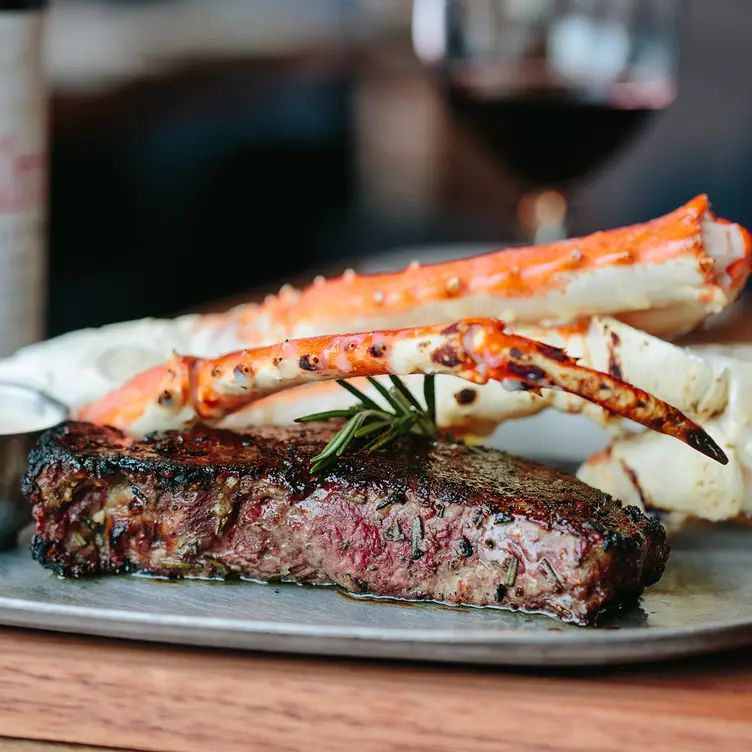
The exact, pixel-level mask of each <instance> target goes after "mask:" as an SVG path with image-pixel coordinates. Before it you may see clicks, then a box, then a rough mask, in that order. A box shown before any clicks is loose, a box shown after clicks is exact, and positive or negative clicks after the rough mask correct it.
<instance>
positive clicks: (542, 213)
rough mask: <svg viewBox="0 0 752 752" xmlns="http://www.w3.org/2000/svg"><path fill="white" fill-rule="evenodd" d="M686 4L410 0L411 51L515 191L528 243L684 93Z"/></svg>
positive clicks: (557, 221) (559, 228)
mask: <svg viewBox="0 0 752 752" xmlns="http://www.w3.org/2000/svg"><path fill="white" fill-rule="evenodd" d="M681 5H682V3H681V0H414V3H413V17H412V38H413V47H414V49H415V52H416V54H417V55H418V57H419V58H420V59H421V60H422V61H423V63H424V64H426V65H427V66H428V67H429V68H430V70H431V71H432V72H433V73H434V76H435V80H436V83H437V85H438V87H439V90H440V92H441V94H442V97H443V99H444V100H445V102H446V103H447V105H448V107H449V109H450V111H451V112H452V113H453V114H454V116H455V117H456V119H457V120H458V121H459V122H460V123H461V124H462V126H463V127H465V128H466V129H468V130H469V131H471V132H472V133H473V134H474V136H475V137H476V138H477V139H478V140H479V141H480V142H481V143H482V145H483V146H484V147H485V149H486V150H487V152H488V153H489V154H490V155H491V156H492V157H493V158H495V159H496V160H497V161H498V163H499V164H500V166H501V167H502V168H503V169H505V170H506V172H507V174H509V175H510V176H511V177H512V178H513V180H514V184H515V186H516V190H517V193H518V197H519V200H518V203H517V212H516V220H517V223H518V235H519V236H520V239H524V240H532V241H534V242H545V241H551V240H555V239H558V238H560V237H564V236H565V235H566V210H567V200H566V196H567V194H568V192H569V191H571V189H572V186H573V185H574V184H575V183H576V182H577V181H580V180H582V179H583V178H586V177H590V176H592V175H594V174H595V173H596V172H597V171H598V170H599V169H601V168H602V167H603V166H604V165H605V164H606V163H607V162H608V159H609V158H610V157H612V156H613V155H614V154H615V153H617V152H619V151H620V150H622V149H624V147H625V146H626V145H627V144H629V143H630V141H631V140H632V139H633V137H634V136H635V134H636V133H637V132H638V130H639V129H640V128H641V127H643V126H644V125H645V124H646V123H648V122H649V121H651V120H653V119H654V115H655V114H656V113H658V112H660V111H662V110H664V109H666V108H667V107H669V106H670V105H671V103H672V102H673V101H674V99H675V97H676V69H677V63H678V32H679V25H680V24H679V22H680V14H681Z"/></svg>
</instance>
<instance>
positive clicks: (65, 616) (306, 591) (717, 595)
mask: <svg viewBox="0 0 752 752" xmlns="http://www.w3.org/2000/svg"><path fill="white" fill-rule="evenodd" d="M751 571H752V531H747V530H742V529H721V528H716V529H712V530H709V531H703V532H694V533H685V534H683V535H682V536H680V537H678V538H677V539H676V540H675V542H674V544H673V548H672V554H671V558H670V561H669V566H668V568H667V570H666V574H665V575H664V577H663V579H662V580H661V581H660V582H659V583H658V584H657V585H656V586H655V587H653V588H650V589H649V590H648V591H647V593H646V594H645V596H644V597H643V598H642V600H641V602H640V605H639V606H637V607H635V608H632V609H630V610H629V611H627V612H625V613H624V614H622V615H621V616H619V617H617V618H614V619H613V620H612V621H610V622H608V623H607V624H604V625H602V626H600V627H596V628H578V627H573V626H569V625H565V624H561V623H560V622H558V621H555V620H554V619H551V618H548V617H545V616H532V615H526V614H520V613H516V614H515V613H509V612H504V611H499V610H489V609H471V608H468V609H465V608H457V609H455V608H447V607H442V606H438V605H429V604H419V605H418V604H405V603H394V602H387V601H376V602H375V601H367V600H362V599H356V598H353V597H350V596H347V595H344V594H342V593H340V592H339V591H338V590H336V589H333V588H303V587H298V586H296V585H261V584H255V583H251V582H234V583H219V582H200V581H190V582H186V581H183V582H170V581H164V580H155V579H147V578H143V577H133V576H119V577H105V578H99V579H91V580H77V581H72V580H62V579H60V578H58V577H56V576H54V575H52V574H50V573H49V572H47V571H46V570H44V569H43V568H42V567H41V566H39V565H38V564H36V563H35V562H34V561H32V559H31V557H30V555H29V554H28V552H27V551H26V550H24V549H19V550H15V551H9V552H7V553H3V554H0V623H2V624H5V625H10V626H21V627H32V628H38V629H48V630H57V631H62V632H74V633H78V634H91V635H103V636H107V637H122V638H132V639H140V640H151V641H156V642H170V643H180V644H186V645H203V646H215V647H223V648H239V649H248V650H264V651H279V652H291V653H310V654H318V655H321V654H324V655H337V656H352V657H367V658H397V659H409V660H430V661H443V662H472V663H483V664H516V665H545V666H549V667H550V666H565V665H570V666H571V665H598V664H601V665H602V664H610V663H622V662H631V661H645V660H660V659H664V658H672V657H677V656H682V655H688V654H691V653H699V652H707V651H712V650H718V649H724V648H731V647H737V646H740V645H744V644H750V643H752V577H750V576H749V573H750V572H751Z"/></svg>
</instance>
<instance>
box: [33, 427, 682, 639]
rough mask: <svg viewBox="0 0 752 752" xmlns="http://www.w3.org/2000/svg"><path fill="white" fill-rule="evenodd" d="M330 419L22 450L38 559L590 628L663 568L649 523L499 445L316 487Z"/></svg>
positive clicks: (383, 453)
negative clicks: (485, 609) (332, 590)
mask: <svg viewBox="0 0 752 752" xmlns="http://www.w3.org/2000/svg"><path fill="white" fill-rule="evenodd" d="M335 428H336V427H332V426H331V425H330V424H318V425H317V424H308V425H306V427H304V428H300V427H297V426H294V427H285V428H279V427H270V428H259V429H254V430H253V431H250V432H247V433H234V432H231V431H220V430H214V429H210V428H203V427H199V428H193V429H189V430H184V431H171V432H167V433H163V434H155V435H152V436H150V437H147V438H146V439H143V440H133V439H129V438H127V437H126V436H124V435H123V434H121V433H120V432H119V431H117V430H115V429H112V428H102V427H98V426H93V425H90V424H87V423H76V422H68V423H64V424H62V425H60V426H58V427H56V428H53V429H51V430H50V431H48V432H47V433H45V434H44V435H43V436H42V438H41V439H40V440H39V443H38V444H37V446H36V447H35V449H34V450H33V451H32V453H31V455H30V458H29V469H28V472H27V474H26V476H25V478H24V483H23V488H24V493H25V494H26V496H27V498H28V499H29V500H30V502H31V503H32V504H33V511H34V518H35V521H36V532H35V535H34V538H33V541H32V551H33V555H34V557H35V558H36V559H37V560H38V561H40V562H41V563H42V564H44V565H45V566H46V567H48V568H50V569H52V570H53V571H55V572H57V573H58V574H60V575H64V576H68V577H81V576H85V575H101V574H109V573H118V572H149V573H152V574H155V575H162V576H166V577H171V578H172V577H201V578H227V577H238V576H240V577H248V578H254V579H260V580H264V581H287V582H297V583H310V584H318V585H321V584H327V583H328V584H332V583H335V584H337V585H340V586H341V587H343V588H346V589H347V590H348V591H351V592H355V593H362V594H369V593H370V594H374V595H376V594H378V595H382V596H391V597H397V598H405V599H420V600H424V599H425V600H433V601H440V602H446V603H452V604H468V605H473V606H493V607H498V608H505V609H513V610H515V609H523V610H527V611H535V612H543V613H546V614H549V615H555V616H558V617H559V618H561V619H563V620H566V621H570V622H573V623H576V624H581V625H585V624H590V623H592V622H594V620H595V619H596V617H597V616H598V615H599V614H600V613H602V612H603V611H604V610H606V609H609V608H610V607H616V606H621V605H624V604H628V603H630V602H633V601H634V600H635V599H636V598H637V597H638V596H639V595H640V594H641V593H642V591H643V589H644V588H645V587H646V586H648V585H650V584H652V583H654V582H656V581H657V580H658V579H659V578H660V577H661V575H662V573H663V569H664V566H665V563H666V559H667V558H668V545H667V542H666V535H665V532H664V530H663V528H662V527H661V526H660V524H659V523H658V522H656V521H655V520H652V519H650V518H648V517H646V516H645V515H643V514H642V512H640V510H638V509H637V508H636V507H626V508H622V507H621V506H620V504H619V503H618V502H617V501H616V500H614V499H612V498H611V497H609V496H607V495H606V494H604V493H602V492H600V491H597V490H595V489H593V488H591V487H590V486H587V485H585V484H584V483H581V482H580V481H578V480H577V479H576V478H574V477H571V476H569V475H566V474H564V473H561V472H559V471H556V470H552V469H549V468H546V467H543V466H541V465H538V464H535V463H533V462H529V461H527V460H523V459H519V458H517V457H513V456H511V455H509V454H505V453H502V452H499V451H496V450H493V449H489V448H482V447H469V446H465V445H462V444H449V443H442V442H438V443H434V442H431V441H429V440H428V439H425V438H422V437H419V436H408V437H405V438H404V439H402V440H400V441H398V442H396V443H394V444H393V445H390V446H389V447H388V448H385V449H382V450H380V451H378V452H374V453H372V454H359V453H353V454H347V455H344V456H342V457H341V458H340V461H339V463H338V464H337V465H336V466H335V467H334V468H333V469H332V470H329V471H326V472H324V473H323V474H321V475H320V476H318V477H316V476H313V475H312V474H311V473H310V470H309V467H310V460H311V458H312V457H314V456H315V455H316V454H317V453H318V452H320V451H321V449H322V448H323V447H324V445H325V444H326V442H327V441H328V440H329V439H330V438H331V436H332V435H333V431H334V430H335Z"/></svg>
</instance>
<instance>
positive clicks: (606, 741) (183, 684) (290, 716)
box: [0, 629, 752, 752]
mask: <svg viewBox="0 0 752 752" xmlns="http://www.w3.org/2000/svg"><path fill="white" fill-rule="evenodd" d="M0 730H1V732H0V733H2V734H4V735H7V736H11V737H22V738H29V739H41V740H43V739H47V740H56V741H61V742H68V743H74V742H75V743H80V744H90V745H101V746H106V747H119V748H126V749H138V750H160V751H162V750H164V751H167V750H169V751H170V752H199V751H200V752H204V751H205V750H227V752H235V750H238V751H239V750H243V752H245V751H246V750H268V751H269V752H290V751H291V750H318V749H321V750H327V751H330V752H338V751H340V750H342V751H343V752H344V751H347V752H352V750H357V751H358V752H382V751H385V750H431V751H433V752H464V751H465V750H471V749H472V750H484V751H486V752H506V751H507V750H510V751H511V750H514V751H515V752H519V750H525V751H526V752H560V751H561V752H602V751H603V750H607V749H609V750H610V749H614V750H619V752H637V751H638V750H639V752H644V751H645V750H647V749H649V750H651V752H664V751H666V750H681V751H682V752H707V750H713V752H740V751H741V750H745V749H752V651H743V652H736V653H732V654H728V655H722V656H714V657H708V658H705V659H702V660H695V661H685V662H683V663H679V664H677V663H674V664H664V665H660V666H646V667H641V668H639V669H622V670H618V671H608V672H605V671H601V672H596V673H594V674H593V673H592V672H591V673H590V674H589V675H587V676H583V675H579V676H578V675H573V674H571V673H562V672H559V673H558V674H556V675H549V676H541V675H535V674H532V673H519V672H517V673H503V672H499V671H490V670H489V671H485V670H470V669H466V668H446V667H441V668H438V667H431V666H416V665H395V664H387V663H369V662H355V661H335V660H305V659H299V658H295V659H293V658H282V657H276V656H260V655H253V654H241V653H231V652H222V651H214V652H209V651H201V650H191V649H186V648H173V647H164V646H155V645H146V644H143V643H124V642H118V641H114V640H113V641H109V640H101V639H91V638H86V639H85V638H78V637H68V636H61V635H54V634H43V633H34V632H22V631H16V630H10V629H6V630H0ZM21 749H22V748H21ZM53 749H54V748H53Z"/></svg>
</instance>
